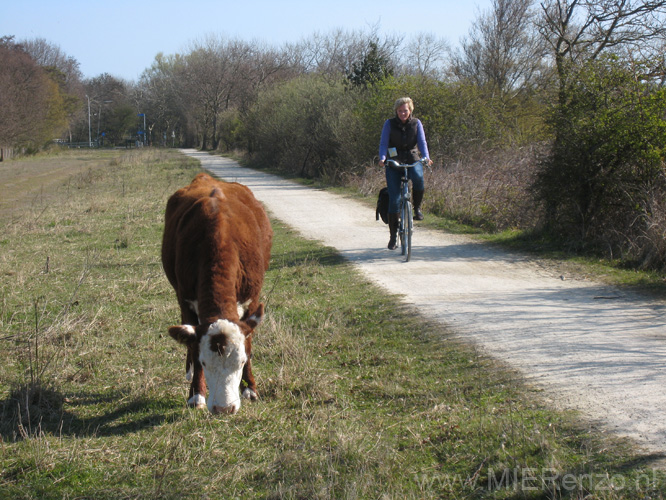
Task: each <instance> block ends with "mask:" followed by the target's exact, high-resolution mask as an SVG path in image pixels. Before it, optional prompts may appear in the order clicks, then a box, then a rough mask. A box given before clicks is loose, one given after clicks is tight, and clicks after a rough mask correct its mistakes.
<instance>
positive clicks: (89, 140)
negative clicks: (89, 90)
mask: <svg viewBox="0 0 666 500" xmlns="http://www.w3.org/2000/svg"><path fill="white" fill-rule="evenodd" d="M86 99H88V147H89V148H91V147H92V131H91V129H90V97H88V94H86Z"/></svg>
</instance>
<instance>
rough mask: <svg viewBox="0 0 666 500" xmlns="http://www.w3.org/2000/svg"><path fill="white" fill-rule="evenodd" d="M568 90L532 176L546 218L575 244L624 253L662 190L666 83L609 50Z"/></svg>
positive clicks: (582, 72) (554, 229)
mask: <svg viewBox="0 0 666 500" xmlns="http://www.w3.org/2000/svg"><path fill="white" fill-rule="evenodd" d="M565 92H566V97H565V99H564V100H563V101H562V102H561V103H560V104H559V106H558V107H557V109H556V110H555V112H554V114H553V117H552V125H553V127H554V130H555V140H554V144H553V147H552V150H551V152H550V154H549V155H547V156H546V157H545V158H544V160H543V161H542V162H541V164H540V165H539V170H538V175H537V181H536V183H535V189H536V193H537V195H538V197H539V199H540V200H542V201H543V202H544V203H545V206H546V225H547V227H548V229H549V231H551V232H553V233H554V234H556V235H558V236H560V237H562V238H564V239H566V240H567V241H569V242H571V243H573V244H574V245H576V246H584V245H593V246H599V245H603V246H604V247H605V248H608V249H610V250H611V251H613V252H618V251H619V252H621V253H626V252H627V251H628V250H629V249H630V247H632V246H633V245H634V243H633V242H635V240H636V238H637V236H639V235H640V234H642V233H643V232H644V231H645V230H646V227H647V226H646V224H647V221H648V218H649V215H650V206H651V201H650V196H649V193H655V192H663V190H664V189H665V187H664V175H663V166H664V147H666V122H664V118H663V117H664V113H665V112H666V90H664V89H663V88H662V89H658V88H655V87H653V86H652V85H651V84H650V83H649V82H647V81H645V80H644V79H641V78H640V76H639V73H637V72H636V71H634V70H632V69H630V68H628V67H627V66H626V65H623V64H621V63H620V62H619V61H618V60H617V59H615V58H612V57H606V58H602V59H601V60H598V61H594V62H591V63H589V64H588V65H586V66H585V67H584V68H583V69H582V70H581V71H580V72H579V74H578V75H577V77H576V78H575V79H572V81H571V83H570V84H569V86H568V87H567V88H566V90H565ZM632 251H635V248H634V249H633V250H632Z"/></svg>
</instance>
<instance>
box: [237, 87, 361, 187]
mask: <svg viewBox="0 0 666 500" xmlns="http://www.w3.org/2000/svg"><path fill="white" fill-rule="evenodd" d="M357 95H358V94H357V93H356V92H352V91H348V90H347V89H346V88H345V86H344V84H343V83H342V82H339V83H337V82H334V83H331V82H330V81H327V80H325V79H324V78H323V77H320V76H317V75H306V76H302V77H299V78H295V79H293V80H290V81H289V82H286V83H283V84H281V85H278V86H275V87H272V88H270V89H269V90H267V91H266V92H264V93H263V94H261V95H260V96H259V98H258V100H257V103H256V104H255V106H254V107H253V109H252V112H251V115H250V118H249V125H248V130H247V135H248V140H249V141H250V144H251V151H252V153H253V154H254V159H255V160H256V161H258V162H260V163H262V164H268V165H272V166H274V167H277V168H279V169H281V170H284V171H287V172H289V173H292V174H295V175H299V176H301V177H305V178H317V177H319V178H327V179H332V180H336V179H339V178H340V177H341V176H342V175H344V173H345V172H346V171H348V170H350V169H353V166H354V165H355V164H358V163H359V159H358V158H359V157H360V156H359V155H358V150H357V147H356V142H357V141H356V139H355V137H356V131H357V130H358V123H357V122H356V118H355V116H354V114H353V113H351V112H350V110H352V109H354V106H355V103H356V100H357Z"/></svg>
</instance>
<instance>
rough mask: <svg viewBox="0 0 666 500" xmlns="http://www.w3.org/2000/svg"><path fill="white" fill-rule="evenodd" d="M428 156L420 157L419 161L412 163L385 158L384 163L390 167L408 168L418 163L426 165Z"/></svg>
mask: <svg viewBox="0 0 666 500" xmlns="http://www.w3.org/2000/svg"><path fill="white" fill-rule="evenodd" d="M427 161H428V158H421V159H420V160H419V161H415V162H414V163H398V162H397V161H395V160H386V161H385V162H384V163H385V164H386V165H388V166H389V167H391V168H401V169H402V168H410V167H415V166H416V165H418V164H419V163H421V164H422V165H427Z"/></svg>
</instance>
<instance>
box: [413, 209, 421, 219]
mask: <svg viewBox="0 0 666 500" xmlns="http://www.w3.org/2000/svg"><path fill="white" fill-rule="evenodd" d="M414 220H423V212H421V209H420V208H417V209H415V210H414Z"/></svg>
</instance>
